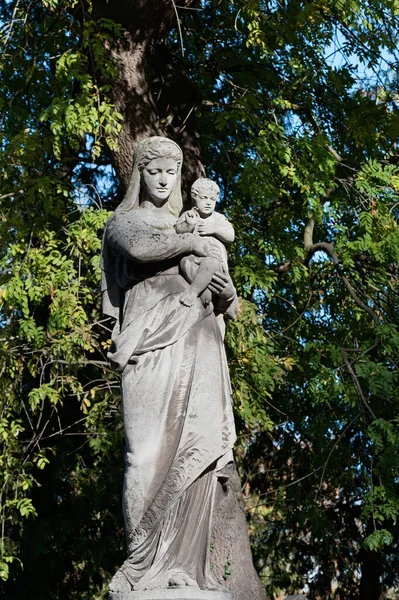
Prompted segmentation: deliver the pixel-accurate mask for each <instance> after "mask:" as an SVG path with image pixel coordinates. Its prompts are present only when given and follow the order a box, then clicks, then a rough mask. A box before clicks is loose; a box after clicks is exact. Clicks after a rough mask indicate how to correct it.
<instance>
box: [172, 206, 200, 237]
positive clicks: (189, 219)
mask: <svg viewBox="0 0 399 600" xmlns="http://www.w3.org/2000/svg"><path fill="white" fill-rule="evenodd" d="M197 221H198V215H196V214H195V213H194V212H193V211H192V210H187V211H186V212H184V213H183V214H182V215H181V217H179V218H178V219H177V221H176V223H175V230H176V233H193V231H194V229H195V225H196V223H197Z"/></svg>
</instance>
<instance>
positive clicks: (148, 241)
mask: <svg viewBox="0 0 399 600" xmlns="http://www.w3.org/2000/svg"><path fill="white" fill-rule="evenodd" d="M135 212H136V211H132V212H131V213H130V214H129V213H122V212H120V213H115V214H113V215H112V216H111V218H110V219H109V220H108V222H107V226H106V236H107V241H108V243H109V244H110V246H111V247H112V248H114V249H115V250H116V251H117V252H119V253H120V254H122V255H123V256H126V257H127V258H129V259H131V260H134V261H136V262H139V263H147V262H158V261H163V260H168V259H169V258H174V257H176V256H180V255H184V254H196V255H197V256H207V255H208V244H207V242H206V240H203V239H202V238H201V237H200V236H198V235H194V234H192V233H184V234H177V233H176V232H175V231H174V230H173V229H171V230H169V231H164V230H162V229H156V228H155V227H151V225H149V224H147V223H146V222H145V221H144V220H143V219H142V218H137V213H136V214H135Z"/></svg>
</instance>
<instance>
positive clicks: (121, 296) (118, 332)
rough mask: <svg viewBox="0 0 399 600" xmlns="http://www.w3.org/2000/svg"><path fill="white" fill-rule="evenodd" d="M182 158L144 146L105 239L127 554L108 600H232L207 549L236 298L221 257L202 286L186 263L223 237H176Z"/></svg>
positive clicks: (225, 420) (225, 458)
mask: <svg viewBox="0 0 399 600" xmlns="http://www.w3.org/2000/svg"><path fill="white" fill-rule="evenodd" d="M181 162H182V153H181V150H180V148H179V147H178V146H177V145H176V144H175V143H174V142H172V141H170V140H168V139H166V138H160V137H155V138H149V139H146V140H144V141H143V142H141V143H140V144H139V145H138V147H137V149H136V151H135V154H134V161H133V171H132V177H131V183H130V186H129V188H128V191H127V193H126V196H125V198H124V200H123V201H122V203H121V205H120V206H119V207H118V209H117V210H116V211H115V213H114V214H113V215H112V216H111V217H110V219H109V220H108V222H107V225H106V230H105V233H104V240H103V249H102V270H103V285H102V291H103V310H104V312H105V313H106V314H108V315H110V316H113V317H115V319H116V323H115V327H114V330H113V333H112V345H111V348H110V351H109V354H108V358H109V360H110V362H111V363H112V364H113V366H114V367H115V368H116V369H117V370H119V371H120V372H121V397H122V411H123V418H124V427H125V440H126V453H125V463H126V468H125V477H124V489H123V510H124V517H125V528H126V535H127V544H128V555H127V558H126V560H125V562H124V563H123V565H122V566H121V568H120V569H119V570H118V571H117V573H116V574H115V576H114V577H113V579H112V582H111V584H110V593H111V598H112V600H133V599H134V598H136V599H137V600H140V599H141V598H143V599H144V598H148V600H157V599H160V600H161V599H162V600H164V599H165V600H168V599H169V598H170V599H174V598H179V599H182V600H184V599H186V600H197V599H198V600H228V599H229V595H227V596H226V594H224V593H223V592H215V591H213V590H215V589H219V588H218V585H217V583H216V581H215V579H214V577H213V575H212V573H211V569H210V556H209V555H210V552H209V550H210V547H211V519H212V512H213V507H214V500H215V492H216V488H217V483H218V479H219V478H220V476H221V474H222V472H223V469H224V468H225V467H226V465H227V464H228V463H230V462H231V461H232V447H233V444H234V441H235V428H234V418H233V411H232V402H231V387H230V381H229V374H228V368H227V360H226V355H225V350H224V344H223V333H222V332H223V327H221V326H220V325H221V324H220V321H218V319H219V320H220V318H222V319H223V316H222V314H223V313H229V316H234V312H235V311H236V306H237V297H236V292H235V289H234V287H233V285H232V282H231V279H230V276H229V275H228V273H227V262H225V261H223V257H222V258H221V259H218V260H216V263H217V264H219V265H220V271H215V272H211V273H209V269H208V267H207V268H206V273H202V275H201V277H200V278H199V279H200V281H199V282H198V279H197V274H196V273H195V272H194V273H193V276H192V278H191V281H190V279H189V278H188V277H187V276H186V277H185V271H184V269H183V268H182V264H181V263H182V261H183V260H184V259H187V257H190V256H193V257H196V258H197V259H199V261H200V260H202V259H206V258H207V257H209V256H211V253H212V252H213V251H214V250H215V245H214V244H213V245H212V244H211V243H210V238H211V237H212V235H214V234H215V235H217V233H218V231H219V230H218V224H217V223H216V224H215V223H214V224H213V225H212V227H213V229H212V231H213V233H212V234H210V230H208V233H207V234H204V235H202V234H201V232H195V231H194V232H187V233H181V234H179V233H178V232H177V231H176V229H175V224H176V219H177V216H178V215H179V213H180V211H181V207H182V200H181V189H180V173H181ZM210 216H212V211H211V210H210ZM205 220H206V218H205ZM219 220H220V219H219ZM221 223H222V225H223V227H224V229H226V223H225V222H223V219H222V221H221ZM215 227H216V229H215ZM223 231H224V230H223ZM220 235H221V236H223V232H222V233H221V234H220ZM224 235H225V232H224ZM207 238H208V239H207ZM223 239H224V238H223ZM213 241H214V242H215V240H213ZM217 244H219V245H221V242H220V241H218V242H217ZM197 266H198V268H200V264H198V265H197ZM194 271H195V269H194ZM224 271H226V272H224ZM203 275H205V279H204V277H203ZM193 279H196V281H197V282H198V285H195V286H194V288H195V290H194V291H195V293H194V291H193V290H191V291H192V293H191V298H192V303H191V300H190V298H188V290H189V289H191V288H190V283H192V281H193ZM203 282H205V284H207V288H206V289H207V291H209V292H211V294H212V295H209V294H208V297H210V298H211V299H212V301H211V302H209V300H206V299H204V298H203V297H202V292H201V290H202V289H203V286H204V283H203ZM207 282H208V283H207ZM189 295H190V294H189ZM148 589H151V590H154V591H151V592H147V591H146V590H148Z"/></svg>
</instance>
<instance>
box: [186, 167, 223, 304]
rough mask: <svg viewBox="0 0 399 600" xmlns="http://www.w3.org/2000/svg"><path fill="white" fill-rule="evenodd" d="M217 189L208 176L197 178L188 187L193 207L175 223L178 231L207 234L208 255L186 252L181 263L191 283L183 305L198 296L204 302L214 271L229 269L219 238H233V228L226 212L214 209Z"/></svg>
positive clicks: (207, 296)
mask: <svg viewBox="0 0 399 600" xmlns="http://www.w3.org/2000/svg"><path fill="white" fill-rule="evenodd" d="M219 194H220V189H219V186H218V185H217V183H215V182H214V181H212V180H211V179H204V178H200V179H197V180H196V181H195V182H194V183H193V185H192V187H191V200H192V203H193V208H192V209H191V210H188V211H186V212H185V213H183V214H182V215H181V217H180V218H179V219H178V220H177V222H176V224H175V229H176V231H177V233H189V232H190V233H192V232H197V233H199V234H200V235H206V236H210V237H209V244H210V256H207V257H205V258H199V257H197V256H193V255H191V256H185V257H184V258H182V260H181V261H180V267H181V270H182V271H183V274H184V276H185V277H186V279H187V281H189V282H190V284H191V285H190V287H189V288H188V289H187V290H186V291H185V292H184V293H183V294H182V296H181V297H180V302H181V304H183V305H184V306H192V305H193V304H194V302H195V300H196V298H197V297H198V296H201V299H202V302H203V303H204V305H205V306H207V305H208V304H209V303H210V302H211V300H212V293H211V292H210V291H209V290H208V289H207V288H208V285H209V283H210V282H211V279H212V277H213V275H214V274H215V273H216V271H222V272H223V273H226V274H227V273H228V265H227V252H226V249H225V247H224V245H223V244H222V243H221V242H233V241H234V229H233V226H232V225H231V224H230V223H229V222H228V220H227V219H226V217H225V216H223V215H222V214H221V213H218V212H216V211H215V210H214V209H215V204H216V202H217V200H218V199H219Z"/></svg>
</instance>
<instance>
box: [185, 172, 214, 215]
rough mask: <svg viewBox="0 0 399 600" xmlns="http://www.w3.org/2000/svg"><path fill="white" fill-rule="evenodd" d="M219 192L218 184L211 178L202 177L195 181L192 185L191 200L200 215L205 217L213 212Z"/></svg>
mask: <svg viewBox="0 0 399 600" xmlns="http://www.w3.org/2000/svg"><path fill="white" fill-rule="evenodd" d="M219 194H220V189H219V186H218V184H217V183H215V182H214V181H212V180H211V179H205V178H200V179H197V180H196V181H194V183H193V185H192V186H191V200H192V201H193V206H195V207H196V209H197V211H198V213H199V215H200V217H202V218H203V219H205V218H206V217H209V216H210V215H211V214H212V213H213V211H214V210H215V204H216V202H217V201H218V200H219Z"/></svg>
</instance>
